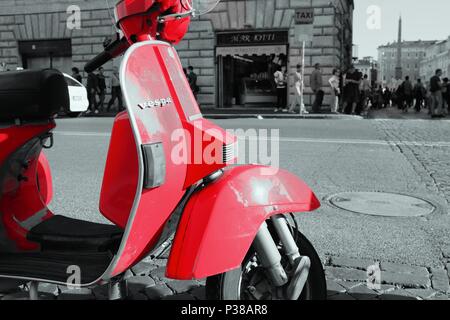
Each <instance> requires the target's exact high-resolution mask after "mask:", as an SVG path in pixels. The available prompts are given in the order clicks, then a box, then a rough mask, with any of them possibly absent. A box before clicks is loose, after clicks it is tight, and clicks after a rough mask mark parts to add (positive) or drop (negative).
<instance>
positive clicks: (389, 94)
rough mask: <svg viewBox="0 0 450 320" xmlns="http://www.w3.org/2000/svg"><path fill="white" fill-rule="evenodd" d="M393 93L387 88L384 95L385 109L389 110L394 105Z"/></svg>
mask: <svg viewBox="0 0 450 320" xmlns="http://www.w3.org/2000/svg"><path fill="white" fill-rule="evenodd" d="M391 99H392V92H391V89H390V88H389V87H386V88H385V90H384V93H383V108H388V107H390V106H391V105H392V100H391Z"/></svg>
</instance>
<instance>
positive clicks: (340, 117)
mask: <svg viewBox="0 0 450 320" xmlns="http://www.w3.org/2000/svg"><path fill="white" fill-rule="evenodd" d="M203 116H204V117H205V118H207V119H249V118H255V119H260V120H264V119H296V120H324V119H329V120H350V119H353V120H363V119H364V117H361V116H351V115H334V114H313V115H303V116H300V115H295V114H278V115H277V114H218V113H212V114H204V115H203Z"/></svg>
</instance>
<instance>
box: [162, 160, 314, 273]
mask: <svg viewBox="0 0 450 320" xmlns="http://www.w3.org/2000/svg"><path fill="white" fill-rule="evenodd" d="M269 172H270V170H268V168H267V167H263V166H242V167H235V168H233V169H229V170H226V171H225V174H224V176H223V177H222V178H220V179H219V180H217V181H216V182H214V183H212V184H211V185H209V186H208V187H206V188H205V189H203V190H202V191H200V192H198V193H197V194H195V195H194V196H193V197H192V198H191V199H190V201H189V203H188V205H187V207H186V209H185V213H184V214H183V217H182V220H181V222H180V224H179V227H178V230H177V234H176V238H175V241H174V245H173V248H172V251H171V254H170V258H169V263H168V266H167V276H168V277H169V278H173V279H179V280H188V279H203V278H206V277H208V276H212V275H215V274H220V273H223V272H227V271H230V270H233V269H235V268H237V267H239V266H240V264H241V263H242V261H243V259H244V257H245V255H246V254H247V252H248V250H249V248H250V246H251V244H252V242H253V240H254V238H255V236H256V234H257V232H258V230H259V228H260V226H261V225H262V223H263V222H264V221H265V220H266V219H268V218H269V217H270V216H272V215H275V214H283V213H290V212H309V211H313V210H315V209H317V208H318V207H320V203H319V201H318V199H317V198H316V196H315V195H314V193H313V192H312V191H311V189H310V188H309V187H308V186H307V185H306V184H305V183H304V182H303V181H301V180H300V179H299V178H297V177H296V176H294V175H293V174H291V173H289V172H287V171H284V170H279V171H278V173H276V174H267V173H269ZM266 174H267V175H266Z"/></svg>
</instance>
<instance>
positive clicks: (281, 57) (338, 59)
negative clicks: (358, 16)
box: [0, 0, 354, 107]
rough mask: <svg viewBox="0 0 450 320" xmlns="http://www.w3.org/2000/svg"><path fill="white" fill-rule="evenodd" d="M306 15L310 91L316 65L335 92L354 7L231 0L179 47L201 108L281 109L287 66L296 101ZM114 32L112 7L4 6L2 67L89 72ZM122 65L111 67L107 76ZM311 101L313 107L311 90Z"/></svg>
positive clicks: (65, 3) (72, 3) (320, 0)
mask: <svg viewBox="0 0 450 320" xmlns="http://www.w3.org/2000/svg"><path fill="white" fill-rule="evenodd" d="M109 2H110V5H113V4H115V1H114V0H110V1H109ZM77 8H79V12H78V9H77ZM301 8H312V9H313V11H314V16H315V17H314V25H313V33H314V38H313V39H312V41H308V42H307V43H306V50H305V67H306V70H305V71H306V76H305V83H306V86H307V87H308V85H309V75H310V74H311V72H312V66H313V65H314V64H315V63H320V64H321V65H322V71H323V77H324V81H323V83H324V90H325V91H326V92H327V93H329V92H330V90H329V88H328V85H327V83H328V82H327V81H326V80H327V79H328V77H329V76H330V75H331V72H332V69H333V68H340V69H343V70H345V69H346V68H347V67H348V66H349V65H350V64H351V62H352V39H353V32H352V31H353V30H352V27H353V8H354V4H353V0H245V1H244V0H233V1H226V0H223V1H222V2H221V3H219V5H218V6H217V7H216V8H215V9H214V11H212V12H210V13H209V14H207V15H204V16H201V17H198V18H195V19H193V21H192V24H191V26H190V30H189V33H188V34H187V36H186V38H185V39H184V40H183V41H182V42H181V43H180V44H178V45H177V50H178V52H179V54H180V58H181V60H182V63H183V65H184V66H185V67H187V66H193V67H194V70H195V72H196V73H197V75H198V85H199V87H200V92H199V94H198V99H199V103H200V105H201V106H202V107H216V106H217V107H231V106H236V105H237V106H245V107H247V106H252V105H266V106H268V107H273V105H274V99H275V94H274V88H273V72H274V68H276V65H280V64H284V65H285V66H286V67H287V69H288V72H289V74H290V80H289V88H290V89H289V96H292V95H293V92H294V91H293V90H294V89H293V85H294V84H293V76H292V75H293V72H294V70H295V66H296V65H297V64H298V63H300V62H301V60H302V59H301V53H302V45H301V43H299V42H298V41H297V40H296V36H297V35H296V27H295V19H294V16H295V14H296V12H297V11H298V10H299V9H301ZM77 15H79V17H80V18H81V19H80V23H79V25H77V22H76V20H74V19H76V17H77ZM114 33H115V30H114V27H113V22H112V15H111V11H109V10H108V9H107V8H106V2H105V0H54V1H52V0H45V1H44V0H2V1H0V63H1V62H4V63H5V64H6V66H7V68H8V69H15V68H16V67H24V68H41V67H54V68H58V69H60V70H62V71H64V72H67V73H70V69H71V68H72V67H73V66H75V67H78V68H79V69H81V70H82V69H83V66H84V64H85V63H86V62H87V61H88V60H90V59H91V58H92V57H94V56H95V55H96V54H97V53H99V52H100V51H101V50H103V45H102V44H103V41H104V40H105V39H106V38H108V37H111V36H112V35H113V34H114ZM118 63H119V61H115V62H110V63H108V64H107V65H106V66H105V71H106V75H107V76H109V75H110V72H111V70H112V66H113V64H116V65H117V64H118ZM84 76H85V77H86V75H84ZM306 94H307V96H306V98H305V102H306V104H307V105H308V104H311V91H310V90H309V89H308V88H307V90H306Z"/></svg>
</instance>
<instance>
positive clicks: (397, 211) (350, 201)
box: [329, 192, 436, 217]
mask: <svg viewBox="0 0 450 320" xmlns="http://www.w3.org/2000/svg"><path fill="white" fill-rule="evenodd" d="M329 202H330V203H331V204H332V205H333V206H335V207H337V208H340V209H343V210H346V211H350V212H355V213H361V214H367V215H373V216H384V217H420V216H425V215H428V214H430V213H433V211H434V210H435V209H436V207H435V206H434V205H432V204H431V203H430V202H428V201H425V200H423V199H419V198H416V197H412V196H406V195H402V194H395V193H382V192H347V193H340V194H337V195H334V196H332V197H331V198H329Z"/></svg>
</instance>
